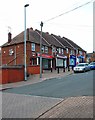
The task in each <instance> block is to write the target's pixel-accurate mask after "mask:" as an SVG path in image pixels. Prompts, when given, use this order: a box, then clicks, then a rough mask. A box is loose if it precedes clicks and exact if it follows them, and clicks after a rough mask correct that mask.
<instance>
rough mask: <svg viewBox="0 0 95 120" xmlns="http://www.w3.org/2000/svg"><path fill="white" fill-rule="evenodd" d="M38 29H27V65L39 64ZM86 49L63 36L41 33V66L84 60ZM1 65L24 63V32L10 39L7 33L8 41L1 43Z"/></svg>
mask: <svg viewBox="0 0 95 120" xmlns="http://www.w3.org/2000/svg"><path fill="white" fill-rule="evenodd" d="M40 36H41V35H40V31H39V30H33V28H29V29H27V41H26V44H27V46H26V50H27V52H26V60H27V65H39V64H40ZM85 55H86V51H85V50H83V49H82V48H81V47H79V46H78V45H77V44H75V43H74V42H73V41H71V40H69V39H67V38H65V37H63V38H62V37H60V36H56V35H54V34H49V33H48V32H43V33H42V67H43V69H51V68H54V69H56V67H58V66H59V67H63V66H65V67H67V66H68V65H71V66H75V65H76V63H77V62H84V61H85V58H86V56H85ZM2 65H24V32H21V33H20V34H19V35H17V36H16V37H14V38H13V39H12V35H11V33H8V42H7V43H5V44H4V45H2Z"/></svg>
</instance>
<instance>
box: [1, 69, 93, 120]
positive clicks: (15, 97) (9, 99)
mask: <svg viewBox="0 0 95 120" xmlns="http://www.w3.org/2000/svg"><path fill="white" fill-rule="evenodd" d="M70 74H73V71H72V70H70V71H69V72H68V71H66V72H63V71H62V70H60V72H59V74H58V73H57V71H53V72H52V73H51V72H50V71H44V73H43V74H42V78H39V75H31V76H30V77H29V78H28V80H27V81H22V82H17V83H9V84H4V85H2V89H1V90H4V89H9V88H14V87H20V86H25V85H29V84H35V83H38V82H42V81H44V80H47V79H51V78H57V77H65V76H67V75H70ZM51 80H52V79H51ZM1 100H2V116H1V117H2V118H35V120H37V119H40V118H93V115H94V114H93V108H94V106H93V100H94V99H93V96H79V97H69V98H53V97H41V96H31V95H24V94H14V93H7V92H2V99H1Z"/></svg>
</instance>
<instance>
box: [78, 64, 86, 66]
mask: <svg viewBox="0 0 95 120" xmlns="http://www.w3.org/2000/svg"><path fill="white" fill-rule="evenodd" d="M77 66H85V65H84V64H79V65H77Z"/></svg>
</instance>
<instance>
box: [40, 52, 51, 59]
mask: <svg viewBox="0 0 95 120" xmlns="http://www.w3.org/2000/svg"><path fill="white" fill-rule="evenodd" d="M38 57H40V53H38ZM42 57H43V58H50V59H52V58H53V56H52V55H46V54H42Z"/></svg>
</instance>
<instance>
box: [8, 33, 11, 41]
mask: <svg viewBox="0 0 95 120" xmlns="http://www.w3.org/2000/svg"><path fill="white" fill-rule="evenodd" d="M11 40H12V34H11V33H10V32H9V33H8V43H10V42H11Z"/></svg>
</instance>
